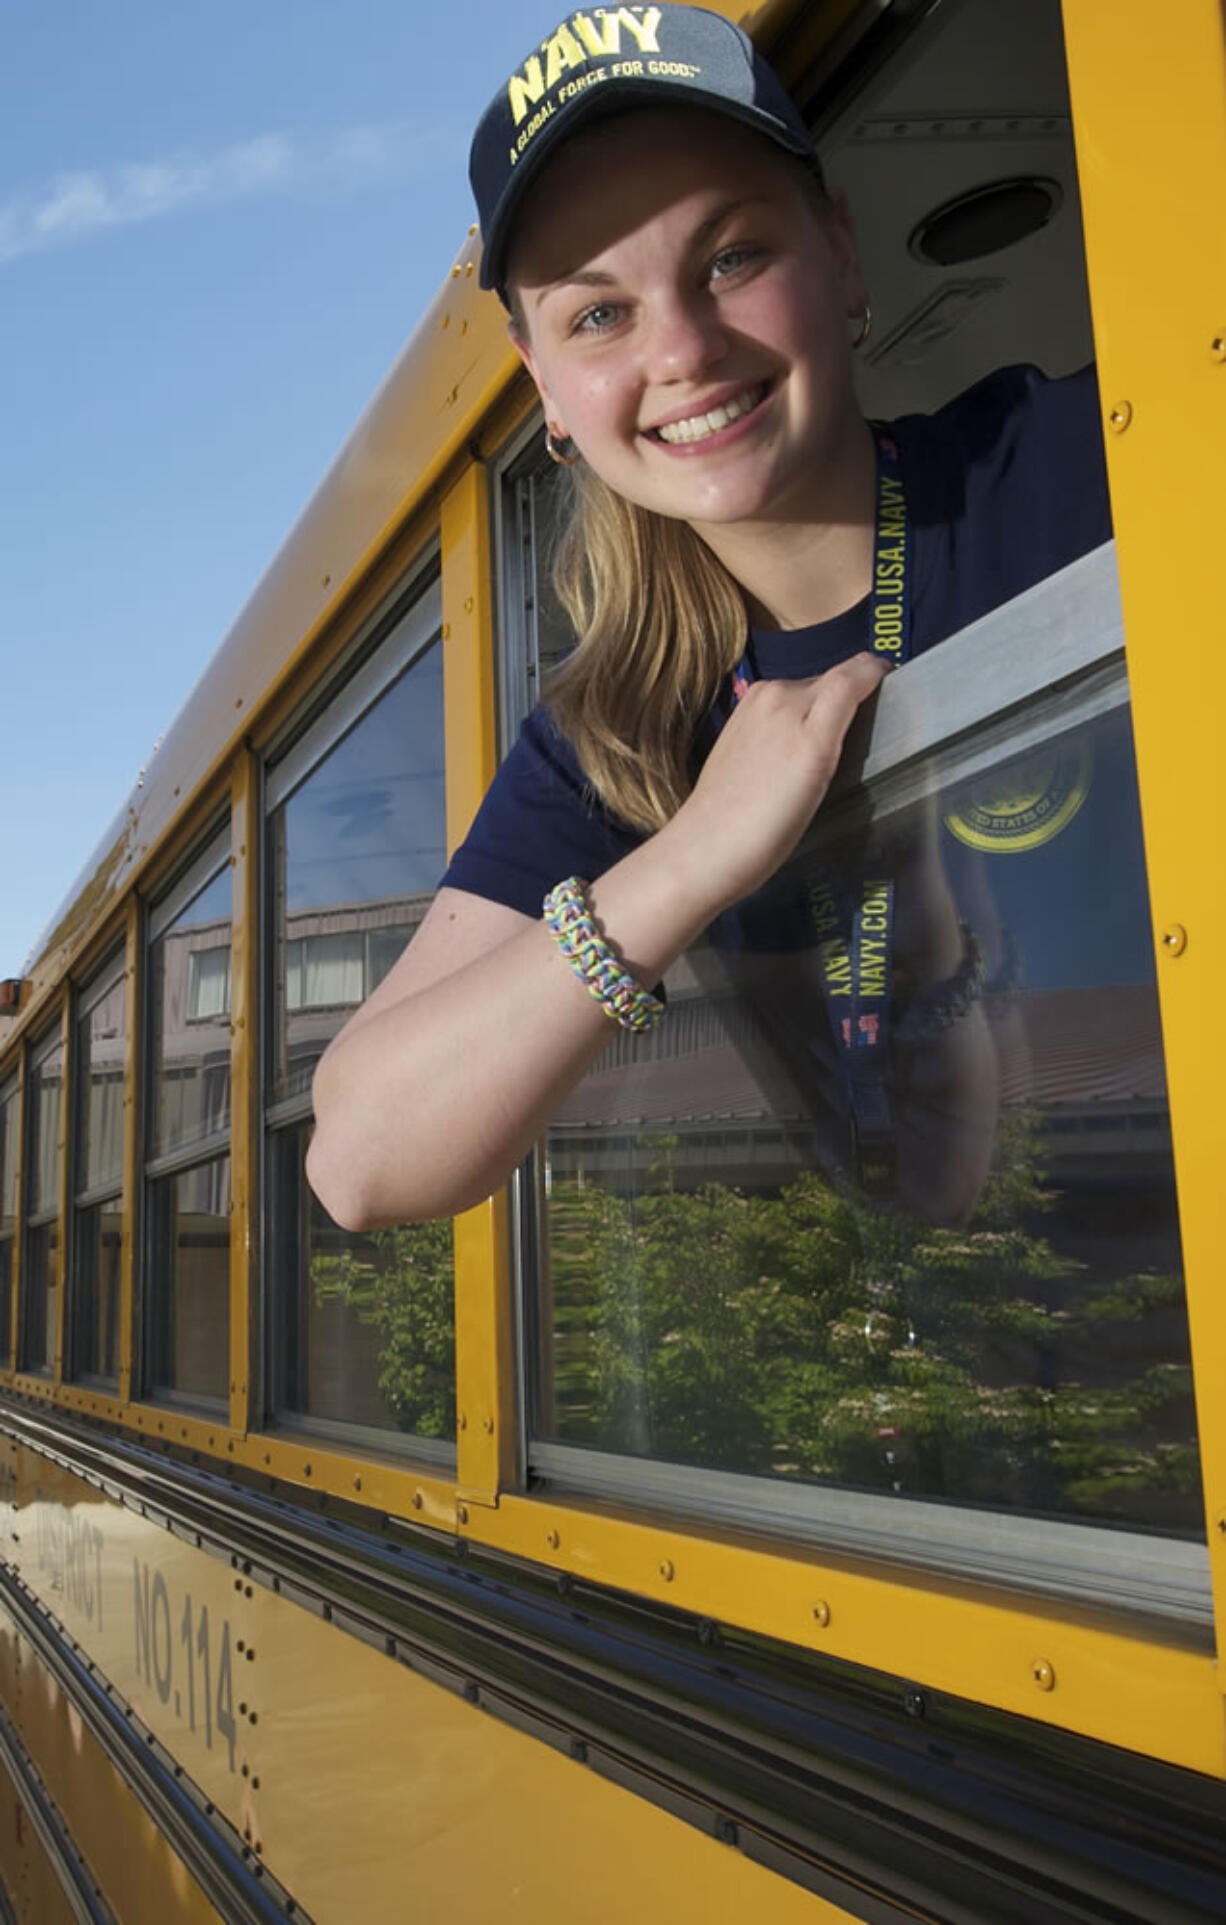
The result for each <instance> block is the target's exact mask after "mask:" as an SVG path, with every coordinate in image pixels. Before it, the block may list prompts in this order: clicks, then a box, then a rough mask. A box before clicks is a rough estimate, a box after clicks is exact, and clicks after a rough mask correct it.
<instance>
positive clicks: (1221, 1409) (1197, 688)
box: [1064, 0, 1226, 1626]
mask: <svg viewBox="0 0 1226 1925" xmlns="http://www.w3.org/2000/svg"><path fill="white" fill-rule="evenodd" d="M1064 13H1065V31H1066V36H1067V46H1068V61H1069V77H1070V84H1071V90H1072V101H1073V115H1074V129H1075V134H1076V141H1077V158H1078V169H1079V172H1080V176H1081V191H1082V201H1083V206H1084V217H1085V237H1086V254H1087V261H1088V266H1089V277H1090V294H1091V300H1092V303H1093V312H1094V333H1095V339H1096V342H1097V345H1098V351H1099V375H1100V385H1101V390H1102V397H1103V404H1104V410H1105V412H1106V413H1107V414H1108V415H1110V414H1111V413H1112V411H1115V413H1116V415H1117V420H1119V421H1121V422H1122V421H1124V420H1125V418H1126V420H1127V425H1126V426H1125V427H1123V428H1122V430H1120V431H1116V430H1115V429H1114V428H1110V427H1109V428H1108V431H1107V435H1106V441H1107V460H1108V467H1109V472H1110V478H1111V499H1112V507H1113V511H1114V516H1115V526H1116V535H1117V548H1118V555H1119V570H1120V587H1121V593H1122V597H1123V607H1124V628H1125V635H1126V641H1127V650H1128V673H1129V681H1130V684H1131V688H1132V700H1133V725H1134V729H1135V733H1136V746H1137V768H1138V776H1139V782H1140V793H1141V812H1142V820H1143V825H1144V832H1145V847H1146V858H1147V862H1148V867H1149V888H1150V900H1151V903H1152V906H1153V915H1154V929H1155V941H1156V947H1157V955H1158V985H1159V993H1160V997H1161V1005H1162V1028H1163V1040H1164V1045H1165V1051H1166V1074H1167V1082H1168V1085H1169V1088H1170V1095H1171V1110H1172V1118H1173V1127H1174V1139H1175V1169H1176V1177H1177V1181H1178V1186H1179V1215H1180V1230H1181V1236H1182V1242H1183V1254H1184V1268H1185V1274H1186V1279H1187V1298H1188V1320H1189V1325H1190V1330H1191V1338H1192V1356H1193V1366H1194V1374H1195V1381H1196V1391H1197V1420H1198V1428H1199V1434H1200V1444H1201V1456H1202V1463H1203V1472H1204V1485H1205V1498H1206V1506H1207V1515H1208V1522H1209V1541H1210V1548H1211V1556H1212V1563H1213V1573H1214V1596H1215V1604H1216V1615H1217V1621H1218V1624H1219V1626H1221V1625H1226V1288H1224V1287H1223V1286H1224V1285H1226V1258H1224V1254H1223V1253H1224V1252H1226V1188H1224V1187H1223V1184H1222V1180H1221V1133H1222V1124H1221V1110H1222V1070H1221V1053H1220V1051H1219V1050H1216V1049H1213V1048H1211V1047H1207V1046H1206V1043H1207V1032H1206V1023H1207V1022H1210V1021H1211V1020H1212V1015H1213V1012H1215V1011H1216V1010H1217V1008H1218V1006H1219V1004H1220V1002H1221V983H1222V969H1223V960H1224V959H1226V892H1223V889H1222V886H1221V871H1222V862H1221V834H1220V819H1221V768H1222V718H1223V716H1224V715H1226V652H1224V651H1223V649H1222V647H1221V619H1220V614H1219V610H1218V602H1217V596H1216V593H1215V587H1216V573H1217V566H1218V560H1219V557H1220V550H1221V541H1220V531H1221V528H1222V527H1223V525H1224V524H1226V470H1224V469H1223V464H1222V448H1223V446H1224V445H1226V245H1224V244H1223V238H1222V208H1223V204H1224V202H1226V27H1224V23H1223V14H1222V8H1221V5H1220V0H1181V4H1180V6H1179V7H1178V8H1176V9H1175V10H1174V12H1173V13H1172V12H1171V10H1169V9H1166V8H1161V7H1154V6H1153V5H1152V4H1150V0H1117V4H1115V5H1113V6H1112V7H1110V8H1109V9H1107V11H1106V13H1104V10H1103V8H1102V7H1101V6H1099V5H1097V4H1096V0H1065V6H1064ZM1123 404H1127V408H1126V409H1125V407H1124V405H1123ZM1175 925H1179V926H1180V928H1181V929H1182V930H1183V931H1184V932H1185V933H1186V940H1181V939H1180V938H1179V937H1178V936H1174V935H1173V930H1174V926H1175ZM1168 932H1172V940H1171V941H1170V942H1169V943H1168V942H1165V941H1164V940H1163V938H1164V935H1166V934H1167V933H1168Z"/></svg>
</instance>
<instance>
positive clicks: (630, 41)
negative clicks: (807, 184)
mask: <svg viewBox="0 0 1226 1925" xmlns="http://www.w3.org/2000/svg"><path fill="white" fill-rule="evenodd" d="M664 101H679V102H682V103H683V104H684V105H686V106H689V107H705V108H708V109H709V110H710V111H711V112H712V113H717V114H726V115H728V116H729V118H730V119H732V120H739V121H741V122H743V124H744V125H745V126H746V127H753V128H756V129H757V131H758V132H759V133H760V134H765V135H766V136H767V138H768V139H770V140H773V141H775V142H776V144H777V145H778V146H780V147H783V148H785V149H786V150H787V152H788V153H789V154H800V155H803V156H805V157H806V158H809V159H811V158H812V156H813V143H812V141H811V140H810V138H809V133H808V129H807V128H806V127H805V124H804V121H803V120H802V119H801V117H800V114H799V113H798V111H797V109H796V107H795V105H794V103H793V101H792V100H791V98H790V96H789V95H788V93H787V90H786V89H785V88H784V86H783V83H782V82H781V81H780V79H779V77H778V75H777V74H775V72H774V71H773V70H772V69H771V68H770V67H769V66H768V65H767V63H766V61H765V60H763V58H762V56H761V54H760V53H759V52H758V51H757V49H756V47H755V46H754V44H753V41H752V40H750V38H749V36H748V35H747V34H745V33H742V31H741V29H740V28H739V27H735V26H733V24H732V22H731V21H730V20H723V19H721V18H720V16H719V14H717V13H708V12H707V11H706V9H705V8H703V7H682V6H668V5H665V6H658V7H641V6H625V7H587V8H583V9H580V10H578V11H576V12H575V13H571V14H568V15H567V17H566V19H565V20H563V21H561V22H560V24H559V25H558V26H556V27H555V28H554V30H553V32H552V33H550V34H547V35H546V36H545V38H544V40H542V41H541V43H540V46H539V47H538V48H536V49H534V51H533V52H532V53H530V54H529V55H528V57H527V59H526V60H525V61H524V63H523V65H522V66H521V67H519V68H517V69H516V71H515V72H514V73H513V74H512V75H511V77H510V79H509V80H508V82H507V84H506V86H505V87H502V88H500V89H499V91H498V93H496V94H495V96H494V98H493V100H492V101H491V102H490V104H489V106H488V107H487V108H486V110H485V113H484V114H483V115H482V117H481V122H480V125H479V126H478V128H477V131H476V133H475V135H474V136H473V144H472V150H471V152H470V154H469V160H468V175H469V179H470V180H471V182H472V189H473V195H474V198H475V199H476V202H477V213H478V217H479V219H480V222H481V240H482V254H481V285H482V287H494V288H497V289H498V290H499V292H500V293H501V292H502V287H503V282H504V280H505V278H506V261H507V249H508V245H509V242H510V235H511V227H512V224H513V222H514V219H515V215H516V212H517V211H518V209H519V206H520V203H521V201H522V200H523V197H524V194H525V193H526V191H527V189H528V188H529V187H530V186H531V184H532V182H533V181H534V180H535V179H536V177H537V175H538V174H539V173H540V171H541V169H542V167H543V166H544V164H545V162H546V161H547V160H548V158H549V156H550V155H551V154H553V153H556V152H557V150H558V148H559V147H560V146H561V144H562V142H563V141H564V140H568V139H569V138H570V136H571V135H572V134H573V133H575V132H577V130H578V129H579V128H580V127H582V126H583V125H584V124H585V123H587V122H589V121H592V120H595V119H597V118H598V117H601V116H603V115H607V114H609V113H613V112H617V111H619V110H620V109H622V108H624V107H631V106H636V105H638V106H641V105H643V104H644V103H647V104H651V103H655V102H664Z"/></svg>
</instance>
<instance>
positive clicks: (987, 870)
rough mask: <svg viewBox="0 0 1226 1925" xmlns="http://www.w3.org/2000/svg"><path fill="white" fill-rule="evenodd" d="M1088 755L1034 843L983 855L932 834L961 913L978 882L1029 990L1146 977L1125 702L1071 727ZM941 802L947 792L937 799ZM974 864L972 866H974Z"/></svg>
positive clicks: (1143, 893) (1145, 918) (1145, 898)
mask: <svg viewBox="0 0 1226 1925" xmlns="http://www.w3.org/2000/svg"><path fill="white" fill-rule="evenodd" d="M1069 739H1071V740H1072V741H1074V742H1078V743H1084V744H1085V745H1086V746H1087V747H1088V748H1089V749H1090V750H1091V751H1092V754H1093V772H1092V775H1091V778H1090V785H1089V793H1088V794H1087V796H1086V799H1085V801H1084V802H1083V804H1082V806H1081V808H1080V809H1079V810H1078V812H1077V814H1076V815H1075V816H1074V817H1073V819H1072V821H1071V822H1069V823H1068V824H1067V825H1066V826H1065V827H1064V828H1063V829H1061V830H1060V831H1059V833H1058V834H1057V835H1054V836H1053V837H1052V838H1051V840H1050V841H1048V842H1045V843H1043V844H1042V845H1041V847H1039V848H1037V849H1029V850H1024V851H1021V852H1019V853H1009V854H1000V855H995V854H992V855H989V854H984V853H981V852H979V851H977V850H974V849H968V848H966V847H965V846H964V845H963V844H962V843H960V842H958V841H957V840H956V839H955V838H954V837H953V836H952V835H950V834H949V833H948V832H946V833H945V834H943V836H942V838H941V844H942V852H943V854H944V857H945V864H946V870H947V873H948V874H949V877H950V880H951V883H952V885H953V889H954V893H955V895H956V896H957V897H958V898H959V901H960V904H961V905H962V906H963V910H964V913H965V914H967V915H968V919H969V920H970V921H971V922H972V923H973V922H974V921H975V911H974V909H973V908H972V907H971V904H973V903H975V902H976V900H977V899H979V898H980V895H981V892H982V889H983V887H984V885H985V884H986V886H987V889H988V891H989V892H990V895H991V898H992V901H993V903H994V905H995V909H996V912H997V914H998V915H999V916H1000V918H1001V920H1002V922H1003V923H1004V924H1005V925H1006V926H1007V927H1008V928H1009V929H1010V930H1011V931H1012V933H1013V937H1014V940H1015V941H1016V943H1017V947H1018V952H1019V959H1020V962H1021V979H1022V983H1023V985H1024V986H1025V987H1026V988H1028V989H1084V988H1095V987H1097V988H1106V987H1112V986H1116V985H1120V984H1127V983H1149V982H1152V981H1153V980H1154V952H1153V942H1152V939H1151V936H1150V916H1149V895H1148V890H1147V886H1146V878H1145V852H1144V849H1143V847H1142V842H1141V812H1140V804H1139V801H1138V797H1137V777H1136V765H1135V762H1134V760H1133V749H1132V726H1131V719H1130V716H1129V712H1128V710H1127V709H1117V710H1116V711H1115V712H1114V713H1112V714H1110V715H1106V716H1103V717H1102V718H1101V719H1100V720H1099V721H1097V722H1095V723H1091V724H1089V725H1087V726H1085V727H1083V728H1081V729H1078V730H1076V731H1075V732H1074V733H1073V735H1072V736H1071V738H1069ZM942 803H943V806H948V800H947V798H944V797H943V798H942ZM976 871H978V874H977V875H976V874H975V872H976Z"/></svg>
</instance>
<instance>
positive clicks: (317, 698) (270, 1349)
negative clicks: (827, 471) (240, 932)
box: [259, 545, 456, 1474]
mask: <svg viewBox="0 0 1226 1925" xmlns="http://www.w3.org/2000/svg"><path fill="white" fill-rule="evenodd" d="M444 640H445V629H444V616H443V583H442V571H441V567H440V558H439V553H438V549H437V546H436V545H432V546H431V548H430V549H429V550H428V551H427V553H426V554H425V555H423V556H422V557H421V559H420V560H419V561H418V562H417V563H416V565H415V566H414V567H413V568H412V570H411V571H410V572H409V574H408V576H407V578H406V579H404V580H402V581H401V582H400V583H399V584H398V585H397V587H396V588H395V589H394V590H393V591H392V593H391V594H390V595H389V596H388V597H387V598H386V600H385V601H384V603H383V605H382V606H381V608H380V609H379V610H378V611H377V612H376V613H375V614H374V615H373V616H372V618H371V620H370V621H369V622H368V623H367V624H366V625H365V627H364V629H363V630H362V632H361V633H360V634H359V635H358V636H357V637H355V640H354V643H353V645H352V647H351V648H350V649H348V650H347V651H346V653H345V655H344V657H343V658H342V660H341V661H340V663H338V665H337V668H336V671H335V673H334V674H332V675H331V676H330V677H329V678H328V680H327V682H326V683H325V684H324V686H323V688H322V690H320V689H316V690H314V691H313V692H312V700H311V702H310V705H309V708H308V710H307V712H306V714H305V715H300V716H299V717H298V718H294V719H291V721H290V722H289V723H288V724H287V726H286V727H285V728H284V729H283V730H281V731H280V733H279V736H278V737H277V738H276V739H275V740H274V741H273V743H271V744H270V746H269V748H268V749H267V750H266V752H265V754H264V756H263V758H262V762H261V774H260V792H261V793H260V802H259V821H260V833H261V847H262V850H263V860H262V861H261V864H260V910H259V929H260V939H261V946H262V950H263V962H262V967H261V970H260V1023H259V1030H260V1041H259V1065H260V1105H259V1108H260V1129H259V1165H260V1190H261V1195H262V1196H263V1198H264V1209H263V1212H262V1215H263V1219H264V1239H263V1249H262V1252H261V1267H262V1274H263V1275H264V1277H265V1278H266V1279H267V1289H266V1292H265V1311H264V1316H263V1319H262V1323H261V1329H262V1335H263V1342H262V1370H261V1379H262V1390H263V1395H262V1403H263V1408H264V1410H265V1411H266V1413H267V1420H268V1422H269V1423H270V1424H273V1425H275V1427H276V1429H277V1430H278V1431H279V1432H281V1433H282V1434H284V1435H286V1436H302V1437H311V1438H318V1439H319V1441H320V1442H321V1443H332V1444H335V1446H336V1447H337V1448H338V1449H342V1450H347V1451H356V1452H363V1453H375V1452H378V1453H383V1454H386V1455H389V1456H391V1457H393V1458H397V1459H405V1460H408V1461H416V1462H419V1463H422V1464H424V1465H428V1466H430V1468H431V1469H432V1470H437V1471H440V1472H442V1473H444V1474H447V1473H454V1470H455V1466H456V1445H455V1441H454V1438H451V1439H444V1438H435V1437H422V1436H419V1435H418V1434H416V1433H415V1432H410V1431H396V1430H390V1429H389V1430H384V1429H380V1428H379V1427H377V1426H372V1425H365V1424H359V1423H348V1422H346V1421H345V1420H344V1419H341V1418H335V1417H319V1416H312V1415H311V1414H310V1413H307V1412H302V1411H295V1410H292V1409H290V1408H289V1406H288V1405H287V1403H286V1401H285V1397H286V1390H285V1385H286V1376H287V1364H288V1358H287V1353H288V1349H289V1332H290V1329H291V1313H292V1314H293V1316H294V1319H295V1320H294V1323H293V1330H294V1341H295V1342H297V1341H298V1337H299V1334H300V1333H299V1332H298V1329H297V1323H296V1312H294V1311H293V1306H292V1304H291V1301H290V1287H287V1279H286V1278H285V1276H284V1275H283V1272H282V1269H281V1268H280V1267H279V1265H278V1253H279V1252H283V1251H284V1250H285V1248H286V1247H287V1242H288V1239H287V1238H286V1237H284V1236H283V1235H282V1222H283V1210H284V1207H285V1202H284V1197H283V1194H282V1193H281V1191H280V1187H279V1185H278V1183H277V1181H276V1179H275V1178H274V1175H273V1170H274V1165H275V1163H276V1158H277V1151H278V1147H279V1144H278V1140H277V1139H279V1138H280V1137H281V1136H282V1135H288V1134H289V1133H290V1132H292V1131H293V1130H295V1129H297V1128H300V1127H301V1126H302V1125H303V1124H304V1123H310V1122H313V1120H314V1108H313V1105H312V1101H311V1092H310V1090H309V1088H308V1089H305V1090H301V1091H298V1092H296V1093H294V1094H293V1095H291V1096H287V1097H282V1098H280V1099H276V1098H274V1096H273V1091H274V1089H275V1071H276V1063H275V1051H276V1048H277V1031H276V1025H277V1023H278V1021H279V1020H280V1011H279V1007H278V995H277V986H276V972H277V966H278V965H277V957H278V953H279V944H280V931H279V929H278V916H279V914H280V903H279V900H278V897H279V878H278V852H277V846H276V844H277V836H276V821H275V818H276V817H277V814H278V812H279V811H280V810H281V809H283V808H284V807H285V806H286V804H287V803H289V802H290V801H291V800H292V798H293V797H294V795H296V794H297V792H298V791H299V789H300V788H301V787H302V786H303V785H304V783H306V782H307V781H309V779H310V777H311V776H312V774H313V773H314V772H315V770H316V769H317V768H318V767H319V766H320V765H321V764H322V763H323V762H324V761H325V760H326V759H327V757H328V756H329V755H330V754H331V753H332V751H333V749H335V748H336V747H337V746H338V744H339V743H340V742H341V741H343V740H344V738H345V737H346V736H347V735H349V734H350V733H351V732H352V731H353V730H354V729H355V728H357V727H358V726H359V725H360V724H361V722H362V721H363V720H364V719H365V717H366V716H367V715H369V714H370V713H371V712H372V710H373V709H374V708H375V707H377V705H378V703H379V702H380V701H381V700H382V699H383V697H384V696H385V695H386V694H387V692H388V691H389V689H390V688H391V687H392V685H393V684H394V683H396V682H398V681H399V680H400V678H401V677H402V676H403V675H406V674H408V673H409V672H410V670H411V669H412V668H413V667H414V666H415V665H416V663H417V662H419V661H420V660H422V659H423V657H424V656H425V655H426V654H427V653H428V651H429V650H430V649H431V648H433V647H438V648H440V649H442V647H443V643H444ZM445 705H446V697H445V696H444V708H445ZM445 740H446V737H445V729H444V750H445ZM369 933H370V932H364V935H365V936H366V937H367V938H368V937H369ZM368 947H369V943H368V940H367V941H364V945H363V967H364V968H365V966H366V959H367V950H368ZM303 1007H304V1008H307V1007H309V1008H310V1010H311V1011H312V1012H313V1013H318V1009H317V1006H316V1005H309V1006H308V1005H303ZM342 1007H343V1008H344V1009H345V1010H346V1011H348V1010H350V1009H351V1008H352V1007H353V1006H352V1005H349V1004H345V1005H320V1006H318V1008H319V1009H322V1008H342ZM287 1013H288V1002H287ZM293 1241H294V1242H295V1244H296V1242H297V1239H296V1237H295V1238H294V1240H293ZM291 1287H292V1286H291Z"/></svg>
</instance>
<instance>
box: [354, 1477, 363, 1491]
mask: <svg viewBox="0 0 1226 1925" xmlns="http://www.w3.org/2000/svg"><path fill="white" fill-rule="evenodd" d="M353 1488H354V1490H355V1491H360V1490H361V1488H362V1480H361V1478H360V1477H355V1478H354V1480H353Z"/></svg>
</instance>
